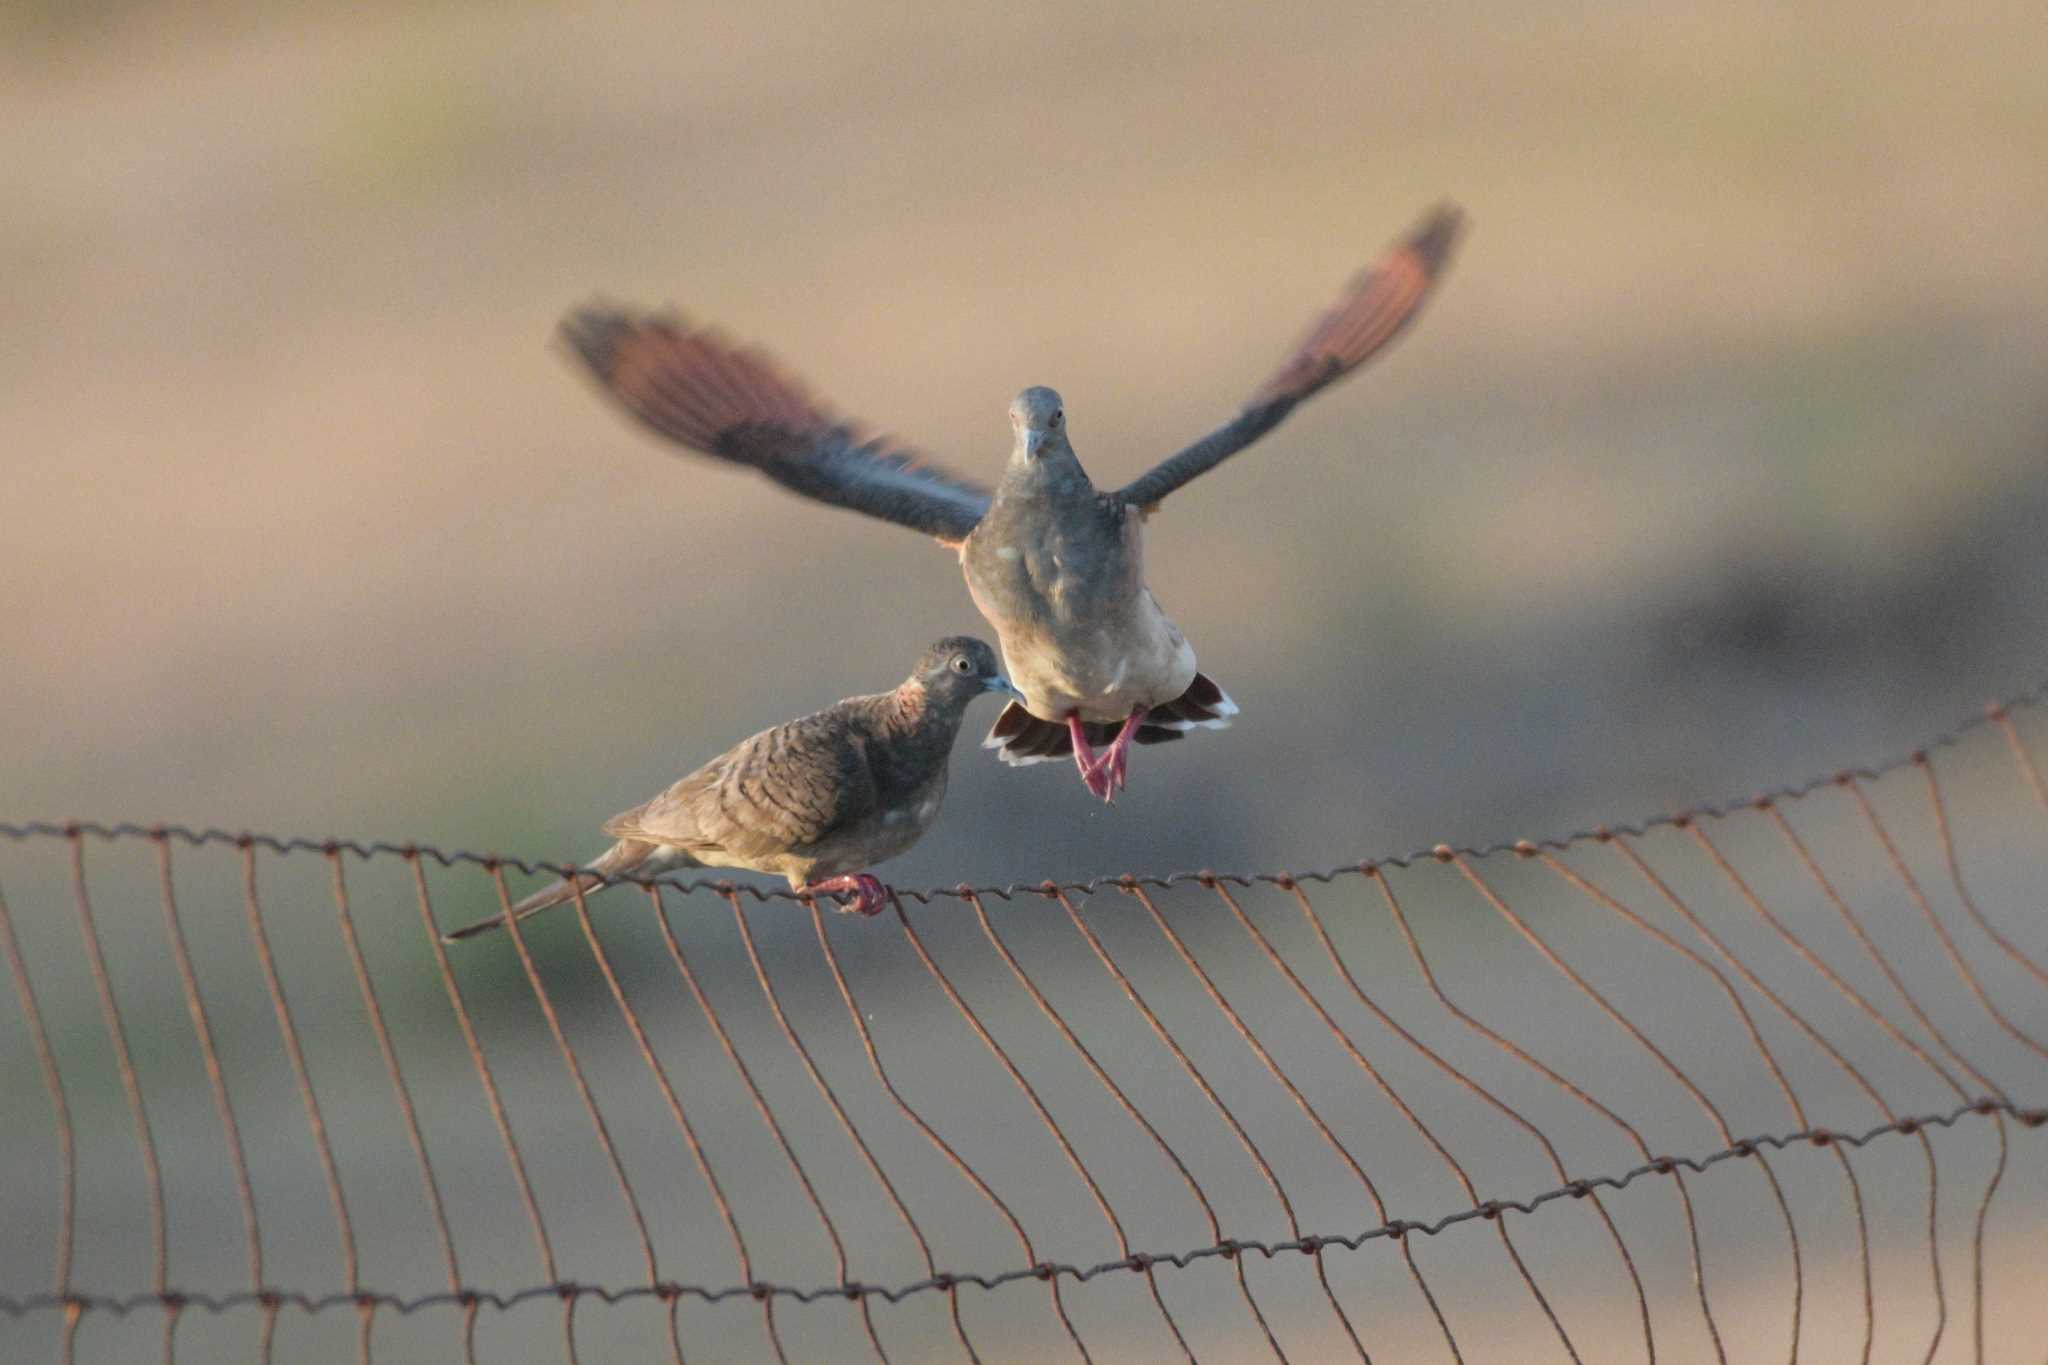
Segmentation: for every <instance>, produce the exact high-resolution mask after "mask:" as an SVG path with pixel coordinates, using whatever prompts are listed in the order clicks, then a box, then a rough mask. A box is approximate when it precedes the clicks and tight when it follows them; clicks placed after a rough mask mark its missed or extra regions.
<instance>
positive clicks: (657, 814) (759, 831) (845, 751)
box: [604, 705, 876, 867]
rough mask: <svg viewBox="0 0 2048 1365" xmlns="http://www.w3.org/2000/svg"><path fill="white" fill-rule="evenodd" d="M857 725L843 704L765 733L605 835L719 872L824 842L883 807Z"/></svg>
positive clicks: (618, 820)
mask: <svg viewBox="0 0 2048 1365" xmlns="http://www.w3.org/2000/svg"><path fill="white" fill-rule="evenodd" d="M852 719H853V717H852V715H851V713H850V712H849V710H848V708H847V707H846V706H844V705H840V706H835V707H832V708H830V709H829V710H825V711H820V712H818V713H817V714H816V715H810V716H805V717H803V718H802V719H801V720H793V721H790V722H789V723H787V724H785V725H777V726H775V727H774V728H772V729H768V730H763V731H762V732H761V733H760V734H758V735H755V736H754V737H753V738H751V739H747V740H743V741H741V742H740V743H739V744H736V745H734V746H733V747H732V748H731V749H729V750H728V751H726V752H725V753H724V754H722V755H721V756H719V757H718V758H715V759H713V760H711V762H709V763H707V764H705V765H704V766H703V767H701V768H699V769H698V770H697V771H696V772H693V773H691V774H690V775H689V776H688V777H686V778H684V779H683V780H682V781H680V782H678V783H676V784H675V785H674V786H672V787H670V788H669V789H668V790H667V791H665V792H663V793H662V794H661V795H659V796H657V797H655V798H654V799H653V800H652V801H649V802H648V803H647V804H646V805H644V806H636V807H634V808H633V809H632V810H629V811H627V812H625V813H624V814H622V815H617V816H614V817H613V818H612V819H610V820H608V821H606V822H605V825H604V832H605V833H607V834H610V835H613V836H615V837H617V838H621V839H643V840H646V841H648V842H650V843H657V844H673V845H677V846H680V847H682V848H685V849H688V850H691V851H692V852H693V853H695V852H702V853H703V854H704V856H706V857H707V858H711V859H712V860H713V861H714V862H716V863H717V865H719V866H737V867H745V866H755V865H759V864H762V863H766V862H768V861H769V860H772V859H774V858H776V857H779V856H781V855H783V854H786V853H793V852H799V851H801V850H803V849H806V848H809V847H811V846H813V845H815V844H818V843H820V842H822V841H823V840H824V839H826V838H827V837H828V836H830V835H832V834H834V833H837V832H839V831H840V830H842V829H844V828H845V827H846V826H848V825H849V824H852V823H853V822H855V821H858V820H860V819H861V818H862V817H864V816H865V815H867V814H869V813H870V812H871V811H873V810H874V808H875V804H876V800H875V781H874V776H873V774H872V773H871V772H870V771H869V768H868V763H867V757H866V754H865V752H864V751H863V749H862V747H861V742H860V741H859V740H858V739H856V738H855V737H854V734H853V728H852V725H851V721H852ZM719 854H723V855H725V856H726V857H728V858H730V860H731V861H730V862H723V861H718V856H717V855H719Z"/></svg>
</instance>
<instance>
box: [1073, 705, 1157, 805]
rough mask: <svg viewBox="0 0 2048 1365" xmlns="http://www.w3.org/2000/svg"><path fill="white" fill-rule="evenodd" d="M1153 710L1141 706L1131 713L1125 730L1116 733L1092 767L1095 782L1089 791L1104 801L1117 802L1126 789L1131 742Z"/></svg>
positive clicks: (1092, 781)
mask: <svg viewBox="0 0 2048 1365" xmlns="http://www.w3.org/2000/svg"><path fill="white" fill-rule="evenodd" d="M1151 709H1152V708H1151V707H1149V706H1141V707H1139V708H1138V709H1137V710H1135V711H1133V712H1131V714H1130V715H1129V716H1128V717H1127V718H1126V719H1125V720H1124V724H1123V728H1122V729H1121V730H1118V731H1117V732H1116V738H1115V739H1113V740H1111V741H1110V744H1109V748H1108V749H1107V750H1105V751H1104V752H1103V754H1102V756H1101V757H1100V758H1098V759H1096V760H1095V761H1094V763H1093V764H1092V765H1090V766H1091V767H1092V768H1093V770H1094V776H1093V780H1090V781H1089V782H1088V790H1089V791H1092V792H1094V793H1095V794H1096V795H1097V796H1099V797H1101V798H1102V799H1103V800H1104V801H1113V800H1115V799H1116V794H1117V793H1118V792H1120V791H1122V790H1123V789H1124V769H1125V765H1126V764H1127V763H1128V762H1129V760H1130V753H1131V740H1132V739H1133V738H1134V737H1135V736H1136V735H1137V733H1138V726H1139V725H1141V724H1142V723H1143V722H1144V720H1145V716H1146V714H1147V713H1148V712H1149V711H1151ZM1087 776H1088V774H1085V773H1084V774H1083V777H1084V778H1086V777H1087Z"/></svg>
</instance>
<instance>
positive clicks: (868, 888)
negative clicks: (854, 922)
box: [798, 872, 889, 915]
mask: <svg viewBox="0 0 2048 1365" xmlns="http://www.w3.org/2000/svg"><path fill="white" fill-rule="evenodd" d="M798 890H800V891H801V892H802V893H803V894H805V895H829V894H833V893H836V892H842V891H851V892H852V893H853V899H852V900H851V901H849V902H847V903H846V904H845V905H842V906H840V907H839V908H840V910H841V911H843V912H844V913H846V914H849V915H879V914H881V913H882V911H883V910H885V909H887V908H888V905H889V888H888V887H886V886H884V885H882V881H881V879H880V878H879V877H876V876H874V875H873V874H872V873H867V872H856V873H854V874H853V875H852V876H850V877H827V878H826V879H825V880H824V881H821V882H808V883H806V884H805V885H803V886H802V887H799V888H798Z"/></svg>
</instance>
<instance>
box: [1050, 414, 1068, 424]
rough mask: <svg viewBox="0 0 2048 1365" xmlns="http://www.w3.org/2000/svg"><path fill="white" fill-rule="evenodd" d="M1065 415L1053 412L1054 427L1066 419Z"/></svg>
mask: <svg viewBox="0 0 2048 1365" xmlns="http://www.w3.org/2000/svg"><path fill="white" fill-rule="evenodd" d="M1066 415H1067V414H1066V413H1065V412H1055V413H1054V414H1053V415H1052V424H1053V425H1054V426H1058V425H1059V424H1060V423H1061V422H1062V421H1064V420H1065V419H1066Z"/></svg>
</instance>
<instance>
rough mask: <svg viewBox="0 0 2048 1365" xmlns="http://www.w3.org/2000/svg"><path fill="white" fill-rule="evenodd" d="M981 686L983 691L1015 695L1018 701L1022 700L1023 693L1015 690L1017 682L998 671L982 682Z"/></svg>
mask: <svg viewBox="0 0 2048 1365" xmlns="http://www.w3.org/2000/svg"><path fill="white" fill-rule="evenodd" d="M982 688H983V690H985V691H989V692H1001V693H1003V694H1004V695H1005V696H1011V697H1015V698H1016V699H1017V700H1018V701H1022V700H1024V694H1023V693H1022V692H1019V691H1018V690H1017V684H1015V683H1013V682H1011V681H1010V680H1009V679H1008V678H1006V677H1004V676H1003V675H1002V674H1000V673H998V674H996V675H995V676H994V677H993V678H990V679H988V680H987V681H986V682H984V683H982Z"/></svg>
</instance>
